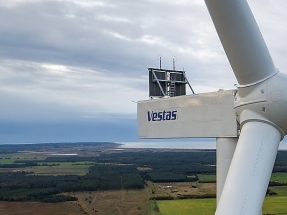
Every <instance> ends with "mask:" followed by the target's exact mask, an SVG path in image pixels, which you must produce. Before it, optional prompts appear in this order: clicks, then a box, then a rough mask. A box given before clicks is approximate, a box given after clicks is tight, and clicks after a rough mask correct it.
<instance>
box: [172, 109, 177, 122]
mask: <svg viewBox="0 0 287 215" xmlns="http://www.w3.org/2000/svg"><path fill="white" fill-rule="evenodd" d="M176 113H177V111H176V110H174V111H172V112H171V120H176Z"/></svg>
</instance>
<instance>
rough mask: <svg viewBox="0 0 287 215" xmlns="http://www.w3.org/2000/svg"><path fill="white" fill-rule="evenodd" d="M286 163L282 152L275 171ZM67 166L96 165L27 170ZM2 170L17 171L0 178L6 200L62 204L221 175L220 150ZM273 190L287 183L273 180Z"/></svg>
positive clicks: (108, 156) (123, 155) (55, 160)
mask: <svg viewBox="0 0 287 215" xmlns="http://www.w3.org/2000/svg"><path fill="white" fill-rule="evenodd" d="M34 147H36V146H34ZM53 147H54V146H53ZM8 151H13V148H12V150H11V149H8V148H7V151H6V154H7V152H8ZM8 153H9V152H8ZM13 153H15V151H13ZM286 158H287V152H286V151H279V152H278V155H277V159H276V162H275V166H274V169H273V172H277V173H278V172H287V159H286ZM2 159H3V157H2ZM63 162H71V163H73V164H75V165H79V162H86V163H87V162H88V163H89V164H91V165H90V167H89V170H88V173H87V174H84V175H71V174H70V175H37V174H35V173H34V172H32V171H27V169H25V171H23V167H32V166H51V167H52V166H58V165H60V164H61V163H63ZM0 168H2V169H5V168H6V169H8V168H9V169H11V168H13V169H14V171H2V172H1V173H0V189H1V193H0V201H42V202H61V201H71V200H76V197H75V196H73V195H72V194H71V193H73V192H78V191H97V190H120V189H127V190H128V189H142V188H144V186H145V183H146V181H152V182H191V181H198V180H199V179H198V175H199V174H215V171H216V151H215V150H195V151H189V152H171V151H169V152H154V151H143V152H117V153H103V154H100V155H99V156H85V157H81V156H49V157H46V158H45V159H42V160H39V159H38V160H33V159H32V160H21V159H16V160H15V161H14V163H9V164H5V163H3V164H1V165H0ZM17 169H18V171H17ZM15 170H16V171H15ZM213 182H215V181H213ZM269 185H270V186H282V185H285V184H284V183H278V182H275V181H271V182H270V184H269ZM62 193H70V194H69V195H62Z"/></svg>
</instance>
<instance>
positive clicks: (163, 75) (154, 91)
mask: <svg viewBox="0 0 287 215" xmlns="http://www.w3.org/2000/svg"><path fill="white" fill-rule="evenodd" d="M148 72H149V96H150V97H164V96H170V97H173V96H182V95H186V84H188V85H189V87H190V89H191V91H192V92H193V90H192V87H191V86H190V84H189V82H188V80H187V78H186V76H185V71H179V70H167V69H155V68H148Z"/></svg>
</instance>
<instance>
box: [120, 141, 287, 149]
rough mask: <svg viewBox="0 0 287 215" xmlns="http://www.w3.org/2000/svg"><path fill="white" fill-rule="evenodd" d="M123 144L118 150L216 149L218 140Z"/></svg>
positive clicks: (285, 144) (286, 145) (282, 146)
mask: <svg viewBox="0 0 287 215" xmlns="http://www.w3.org/2000/svg"><path fill="white" fill-rule="evenodd" d="M117 143H120V144H122V145H121V146H119V147H118V148H119V149H121V148H123V149H124V148H155V149H157V148H158V149H164V148H168V149H216V140H215V139H209V140H190V141H184V142H179V141H175V142H155V141H151V142H149V141H145V142H117ZM279 150H287V140H285V139H284V140H283V141H282V142H281V143H280V145H279Z"/></svg>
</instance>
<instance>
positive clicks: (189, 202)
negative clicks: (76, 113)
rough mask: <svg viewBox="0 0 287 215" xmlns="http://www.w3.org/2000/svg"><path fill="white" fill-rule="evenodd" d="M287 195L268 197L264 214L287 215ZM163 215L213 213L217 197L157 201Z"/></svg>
mask: <svg viewBox="0 0 287 215" xmlns="http://www.w3.org/2000/svg"><path fill="white" fill-rule="evenodd" d="M286 202H287V196H274V197H269V196H268V197H266V198H265V201H264V205H263V214H270V215H271V214H272V215H279V214H280V215H287V206H286ZM157 205H158V207H159V210H160V214H161V215H209V214H210V215H213V214H214V212H215V209H216V200H215V199H185V200H164V201H157Z"/></svg>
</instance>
